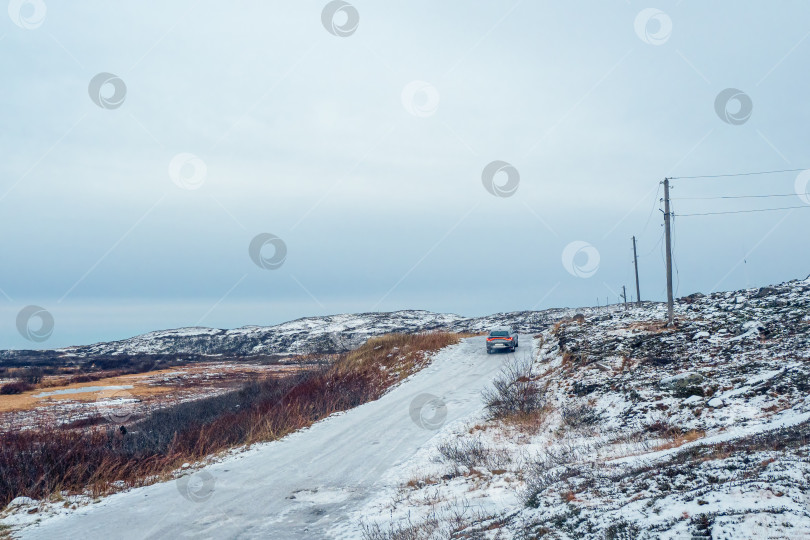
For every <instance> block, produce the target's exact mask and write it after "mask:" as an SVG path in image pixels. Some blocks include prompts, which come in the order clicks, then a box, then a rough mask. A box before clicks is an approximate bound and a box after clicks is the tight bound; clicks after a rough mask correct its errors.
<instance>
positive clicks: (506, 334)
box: [489, 330, 509, 337]
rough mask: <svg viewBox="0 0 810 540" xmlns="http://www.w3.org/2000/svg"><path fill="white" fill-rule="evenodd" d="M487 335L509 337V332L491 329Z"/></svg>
mask: <svg viewBox="0 0 810 540" xmlns="http://www.w3.org/2000/svg"><path fill="white" fill-rule="evenodd" d="M489 335H490V336H492V337H509V332H507V331H506V330H493V331H492V332H490V333H489Z"/></svg>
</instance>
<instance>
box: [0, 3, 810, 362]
mask: <svg viewBox="0 0 810 540" xmlns="http://www.w3.org/2000/svg"><path fill="white" fill-rule="evenodd" d="M0 18H1V19H2V20H1V21H0V65H2V73H3V77H2V83H1V84H2V92H1V93H0V111H2V112H1V113H0V114H2V116H1V118H2V124H0V125H1V126H2V127H0V143H2V148H3V159H2V160H0V246H1V247H2V256H1V257H2V258H1V259H0V261H2V263H1V266H0V290H1V292H0V317H1V318H0V323H1V324H0V348H42V347H56V346H63V345H69V344H81V343H90V342H96V341H102V340H110V339H119V338H125V337H129V336H131V335H135V334H138V333H142V332H146V331H150V330H155V329H163V328H173V327H180V326H195V325H201V326H215V327H221V328H232V327H238V326H242V325H248V324H257V325H267V324H274V323H279V322H283V321H286V320H290V319H294V318H297V317H301V316H308V315H320V314H334V313H344V312H363V311H392V310H397V309H409V308H415V309H427V310H432V311H439V312H454V313H458V314H462V315H470V316H472V315H482V314H489V313H493V312H498V311H513V310H525V309H543V308H548V307H557V306H582V305H593V304H595V303H596V302H597V299H598V301H599V302H600V303H602V304H603V303H604V302H605V301H606V298H609V299H610V301H611V302H616V301H617V295H618V294H619V293H620V292H621V287H622V285H626V286H627V290H628V294H630V293H631V292H632V294H633V295H634V294H635V287H634V282H633V268H632V245H631V236H632V235H636V236H637V237H638V251H639V265H640V273H641V293H642V298H643V299H648V300H649V299H654V300H661V299H664V298H665V290H666V289H665V280H664V264H663V260H662V251H661V238H662V234H663V228H662V226H661V223H662V215H661V212H660V211H659V210H658V208H659V199H660V197H661V195H662V193H661V192H660V191H658V190H657V188H659V182H660V181H661V180H662V179H663V178H664V177H665V176H692V175H712V174H726V173H736V172H749V171H768V170H784V169H789V170H794V169H802V168H806V167H810V155H808V154H809V153H808V126H810V100H808V99H807V96H808V83H809V82H810V80H809V79H808V75H807V73H808V71H807V66H808V65H810V39H808V35H809V30H810V25H808V22H810V4H808V3H807V2H803V1H799V0H797V1H795V2H779V3H764V2H761V3H754V2H745V3H741V2H731V1H729V2H712V3H711V4H710V5H709V4H707V3H705V2H697V1H683V2H659V3H655V4H649V3H646V2H644V3H639V2H636V1H619V0H617V1H612V2H608V1H599V2H597V1H592V2H562V1H559V2H550V1H545V2H539V1H532V0H524V1H522V2H511V1H508V2H507V1H480V2H462V1H442V2H435V1H426V0H425V1H418V0H417V1H414V0H411V1H408V2H404V1H403V2H395V1H386V2H380V1H378V2H369V1H363V0H352V4H351V5H346V4H345V3H338V4H334V3H329V4H328V3H327V2H326V1H324V0H317V1H312V0H307V1H301V0H295V1H292V0H288V1H275V2H264V1H262V2H259V1H253V2H237V3H235V2H200V1H192V0H186V1H182V2H181V1H177V2H170V3H166V2H156V1H140V2H113V3H111V2H101V1H92V2H91V1H87V2H81V3H75V2H67V1H61V2H57V1H55V0H46V1H45V2H44V3H43V2H33V1H27V2H23V1H19V0H13V1H12V2H11V3H10V4H9V9H8V16H5V17H0ZM99 74H100V75H99ZM105 74H106V75H105ZM803 74H804V75H803ZM726 89H735V90H731V91H728V92H726V93H723V92H724V91H725V90H726ZM718 96H719V97H718ZM492 162H500V163H496V164H495V165H493V166H491V167H489V168H488V167H487V166H488V164H490V163H492ZM493 170H500V172H499V173H497V174H494V176H492V177H491V178H492V181H491V182H489V183H488V185H485V184H487V182H486V181H485V179H486V178H487V176H486V175H487V174H489V173H490V172H491V171H493ZM808 174H810V173H808ZM482 175H483V178H482ZM807 180H808V176H807V175H804V176H803V175H802V174H801V173H800V172H796V171H793V172H785V173H779V174H771V175H761V176H738V177H728V178H713V179H683V180H674V181H673V187H674V189H673V193H672V196H673V198H679V200H675V201H673V205H674V211H675V213H676V214H678V213H680V214H687V213H705V212H718V211H736V210H750V209H756V208H776V207H792V206H797V207H799V208H796V209H794V210H792V211H791V210H785V211H774V212H761V213H744V214H723V215H714V216H694V217H688V216H683V217H680V218H677V217H676V220H675V260H676V263H677V270H678V272H677V276H676V285H677V291H676V293H677V294H678V295H681V296H682V295H686V294H689V293H692V292H695V291H702V292H709V291H712V290H729V289H736V288H743V287H755V286H760V285H765V284H769V283H775V282H781V281H784V280H789V279H793V278H804V277H806V276H807V275H808V273H810V250H808V249H807V238H808V229H809V228H810V227H808V226H809V225H810V211H808V209H809V208H810V196H807V195H805V188H804V186H806V184H807ZM487 187H489V189H487ZM756 194H759V195H765V194H767V195H783V196H782V197H769V198H750V199H708V200H701V199H690V198H692V197H722V196H739V195H756ZM259 235H264V236H259ZM254 239H256V240H255V241H254V242H253V246H254V252H253V256H251V253H249V251H250V246H251V241H252V240H254ZM262 245H264V248H262ZM566 248H567V249H566ZM285 249H286V254H285ZM27 306H39V307H41V308H43V309H44V310H46V312H47V313H46V314H45V315H44V317H45V319H47V318H48V314H50V316H52V318H53V322H54V324H53V329H52V332H51V331H50V330H49V329H48V328H45V329H40V328H39V326H38V325H39V324H40V323H41V321H42V316H41V315H42V314H40V315H34V316H31V315H30V314H31V313H33V312H35V311H36V310H32V309H29V310H28V311H27V312H25V316H24V317H23V319H25V317H28V318H27V319H25V320H23V322H24V323H26V324H27V326H26V325H23V331H22V332H21V331H20V328H19V326H20V325H19V324H18V322H19V320H20V318H21V317H20V316H19V314H20V313H21V310H24V308H26V307H27ZM26 321H27V322H26ZM46 327H47V320H46ZM26 329H27V330H26ZM38 332H39V333H38ZM23 333H27V334H28V336H27V337H28V338H29V339H26V338H25V337H24V336H23V335H22V334H23Z"/></svg>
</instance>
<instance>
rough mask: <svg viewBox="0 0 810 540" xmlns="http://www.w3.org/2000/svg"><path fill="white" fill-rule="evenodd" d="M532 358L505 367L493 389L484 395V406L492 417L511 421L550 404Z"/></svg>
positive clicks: (486, 391) (513, 362) (510, 363)
mask: <svg viewBox="0 0 810 540" xmlns="http://www.w3.org/2000/svg"><path fill="white" fill-rule="evenodd" d="M533 368H534V363H533V362H532V359H531V358H530V357H524V358H522V359H515V360H512V361H510V362H508V363H506V365H504V367H503V369H502V370H501V372H500V373H499V374H498V376H497V377H496V378H495V380H494V381H493V382H492V388H488V389H486V390H484V392H483V398H484V403H485V405H486V409H487V412H488V413H489V415H490V417H492V418H494V419H501V418H507V417H510V416H516V415H528V414H531V413H534V412H537V411H539V410H540V409H542V408H543V406H544V405H545V403H546V399H545V392H544V390H543V388H542V387H541V386H540V384H539V381H538V380H537V379H538V377H537V376H536V375H535V374H534V372H533Z"/></svg>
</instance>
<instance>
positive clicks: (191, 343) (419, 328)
mask: <svg viewBox="0 0 810 540" xmlns="http://www.w3.org/2000/svg"><path fill="white" fill-rule="evenodd" d="M572 313H573V310H570V309H551V310H546V311H520V312H513V313H498V314H494V315H490V316H486V317H474V318H469V317H462V316H459V315H452V314H440V313H432V312H429V311H419V310H408V311H395V312H391V313H360V314H350V315H331V316H323V317H307V318H303V319H298V320H295V321H291V322H286V323H282V324H278V325H275V326H245V327H242V328H235V329H232V330H223V329H217V328H199V327H197V328H178V329H175V330H160V331H156V332H149V333H147V334H143V335H140V336H136V337H133V338H129V339H124V340H120V341H112V342H108V343H96V344H94V345H81V346H74V347H66V348H63V349H57V350H56V351H53V354H55V355H63V356H70V357H79V358H84V357H92V356H99V355H105V356H106V355H124V354H126V355H150V354H189V355H223V356H230V357H250V356H257V355H286V354H306V353H332V352H343V351H347V350H350V349H354V348H356V347H358V346H360V345H362V344H363V343H365V342H366V340H368V338H369V337H372V336H379V335H383V334H389V333H393V332H403V333H414V332H423V331H429V330H449V331H469V332H481V331H484V330H487V329H489V328H490V327H491V326H493V325H502V324H512V325H514V326H515V327H516V328H517V329H519V330H520V331H522V332H536V331H538V330H540V329H542V328H545V327H547V326H548V325H549V324H552V323H553V322H554V321H556V320H559V319H560V318H561V317H564V316H569V315H570V314H572ZM21 353H25V351H0V361H2V360H3V358H13V357H14V356H16V355H19V354H21Z"/></svg>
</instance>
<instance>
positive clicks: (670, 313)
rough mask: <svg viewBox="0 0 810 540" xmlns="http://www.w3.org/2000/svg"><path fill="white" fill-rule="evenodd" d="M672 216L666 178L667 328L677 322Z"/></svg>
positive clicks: (665, 179) (667, 179) (666, 179)
mask: <svg viewBox="0 0 810 540" xmlns="http://www.w3.org/2000/svg"><path fill="white" fill-rule="evenodd" d="M671 219H672V216H671V214H670V209H669V178H664V236H665V237H666V245H667V247H666V250H667V326H672V325H673V324H674V322H675V302H674V300H673V298H672V237H671V234H670V221H671Z"/></svg>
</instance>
